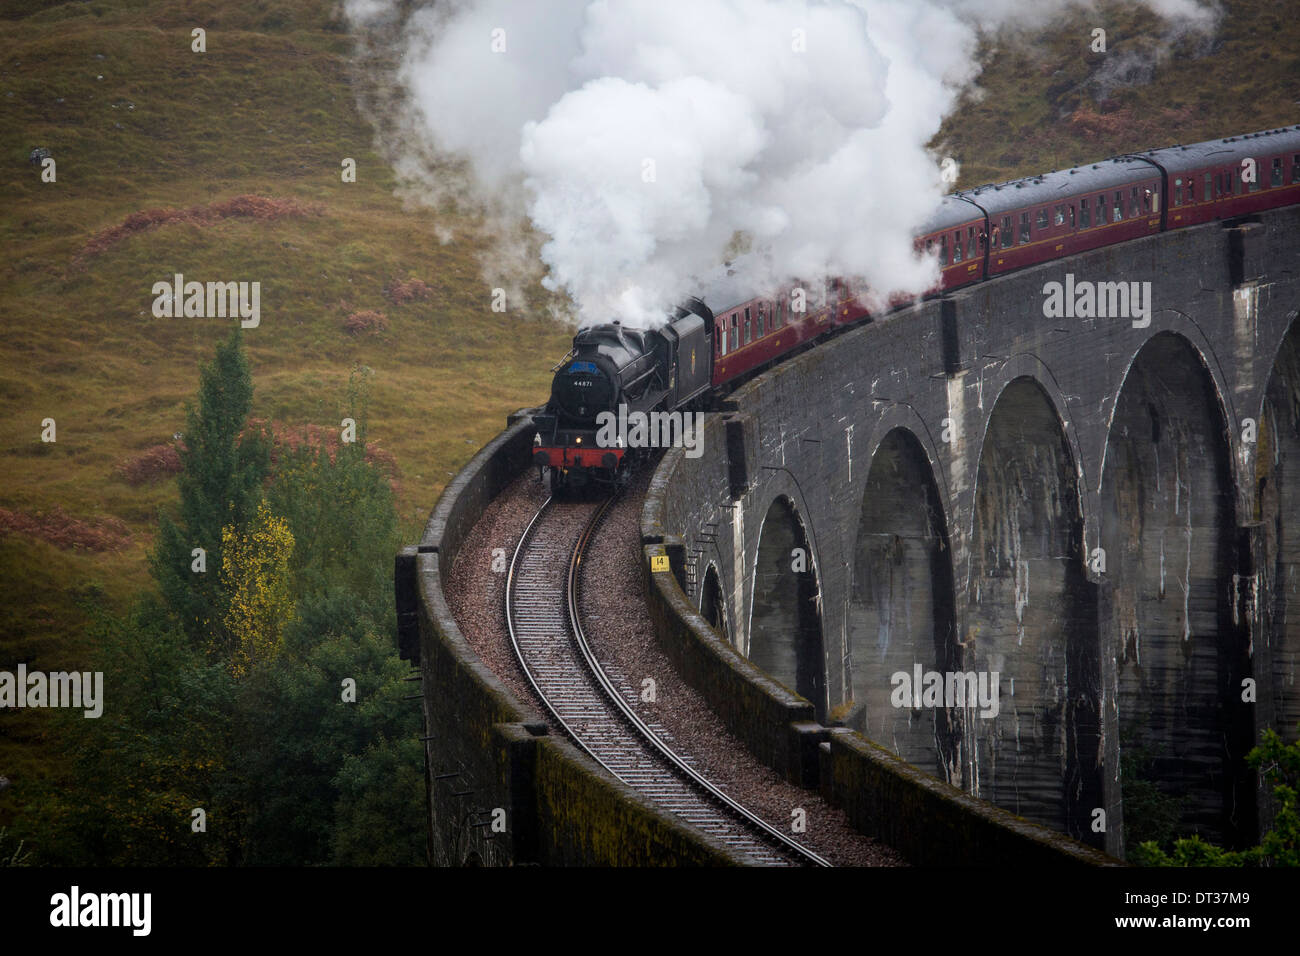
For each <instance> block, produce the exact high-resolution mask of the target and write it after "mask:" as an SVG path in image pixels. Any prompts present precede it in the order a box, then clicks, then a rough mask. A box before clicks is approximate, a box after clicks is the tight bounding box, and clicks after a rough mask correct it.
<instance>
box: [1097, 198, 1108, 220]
mask: <svg viewBox="0 0 1300 956" xmlns="http://www.w3.org/2000/svg"><path fill="white" fill-rule="evenodd" d="M1105 222H1106V197H1105V196H1098V197H1097V225H1099V226H1100V225H1103V224H1104V223H1105Z"/></svg>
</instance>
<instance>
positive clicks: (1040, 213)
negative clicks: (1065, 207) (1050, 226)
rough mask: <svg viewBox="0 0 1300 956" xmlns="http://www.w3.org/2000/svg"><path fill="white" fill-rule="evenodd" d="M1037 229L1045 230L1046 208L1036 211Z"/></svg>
mask: <svg viewBox="0 0 1300 956" xmlns="http://www.w3.org/2000/svg"><path fill="white" fill-rule="evenodd" d="M1038 228H1039V229H1046V228H1047V207H1046V206H1044V207H1043V208H1042V209H1040V210H1038Z"/></svg>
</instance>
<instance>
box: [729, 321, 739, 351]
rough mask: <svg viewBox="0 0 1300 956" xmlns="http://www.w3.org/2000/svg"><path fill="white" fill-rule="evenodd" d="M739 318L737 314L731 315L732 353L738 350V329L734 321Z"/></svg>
mask: <svg viewBox="0 0 1300 956" xmlns="http://www.w3.org/2000/svg"><path fill="white" fill-rule="evenodd" d="M739 318H740V316H739V314H738V313H736V312H733V313H731V350H732V351H733V352H734V351H736V349H738V348H740V327H739V326H738V325H737V324H736V320H737V319H739Z"/></svg>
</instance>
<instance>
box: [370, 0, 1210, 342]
mask: <svg viewBox="0 0 1300 956" xmlns="http://www.w3.org/2000/svg"><path fill="white" fill-rule="evenodd" d="M1147 5H1148V6H1149V7H1150V8H1151V9H1153V10H1154V11H1155V12H1156V13H1159V14H1161V15H1162V16H1166V17H1170V18H1174V19H1176V20H1177V21H1179V22H1181V23H1186V24H1190V25H1191V26H1192V27H1193V28H1202V29H1203V28H1206V27H1209V26H1212V25H1213V22H1214V12H1213V9H1212V8H1211V7H1209V6H1207V5H1205V4H1203V3H1200V2H1198V0H1147ZM1083 6H1084V5H1082V4H1080V3H1077V2H1069V0H1038V2H1035V3H1033V4H1025V3H1023V2H1020V0H1017V2H1011V0H823V2H803V0H690V2H670V0H547V2H544V3H543V2H528V0H481V2H466V0H462V2H444V3H439V4H437V5H435V6H433V7H430V8H427V9H422V10H419V11H417V12H415V13H414V14H411V15H410V16H409V17H407V18H406V19H403V18H402V14H401V13H400V11H401V10H403V9H405V6H404V5H398V4H392V3H387V2H384V0H349V2H348V3H347V5H346V8H347V12H348V15H349V17H350V18H351V19H352V21H353V24H354V26H355V27H356V28H357V30H358V33H359V35H360V36H361V37H362V39H363V40H367V38H368V42H370V43H371V44H380V45H384V44H386V45H388V46H389V47H391V48H395V49H396V50H397V51H399V52H400V54H401V64H400V66H398V67H397V68H396V69H395V71H394V72H395V75H396V79H397V86H398V92H397V99H398V100H399V101H400V107H399V108H397V109H396V110H395V111H393V112H392V113H391V114H390V115H389V117H388V123H387V128H385V129H382V130H381V135H382V136H383V137H384V138H385V140H386V145H387V147H388V150H389V154H390V157H391V158H392V159H393V160H394V162H395V163H396V165H397V168H398V170H399V173H401V174H403V175H404V176H405V177H406V178H407V179H408V180H409V181H410V182H411V183H412V186H411V189H412V190H413V192H414V194H416V195H417V196H418V197H419V198H422V199H424V200H425V201H428V202H431V203H435V204H436V203H437V202H440V201H445V200H447V199H453V200H455V201H457V202H459V203H461V204H465V203H467V202H468V203H472V205H473V206H474V207H475V208H477V209H478V210H479V211H481V212H483V213H485V214H486V217H487V220H488V221H489V222H491V223H492V224H493V225H494V227H496V228H495V232H496V234H497V236H498V237H501V236H511V237H513V240H512V241H507V242H498V243H497V244H496V245H495V246H494V250H495V254H496V258H495V260H494V266H496V267H499V268H501V269H509V268H510V262H511V260H512V259H516V260H517V259H518V258H519V257H520V256H523V255H526V254H527V252H526V249H525V246H524V245H521V243H520V241H519V236H520V230H519V229H518V228H513V227H512V226H511V225H510V223H511V221H512V220H514V221H515V222H517V221H518V219H519V217H520V216H521V215H526V216H527V218H528V219H529V220H530V221H531V222H532V224H533V226H535V227H536V229H537V230H539V231H540V232H541V233H542V234H543V237H544V245H543V246H542V248H541V250H540V256H541V259H542V262H543V263H544V264H545V267H546V270H547V278H546V280H545V281H546V284H547V286H548V287H549V288H552V289H556V290H563V291H565V292H567V293H568V294H569V295H570V296H571V298H572V299H573V301H574V303H575V304H576V307H577V310H578V316H579V319H580V320H581V321H582V322H583V323H590V322H603V321H608V320H609V319H611V318H616V317H617V318H620V319H622V320H623V321H624V322H628V323H637V324H653V323H655V322H658V321H661V320H662V317H663V315H664V311H665V309H666V307H668V306H670V305H672V304H673V303H674V302H676V301H679V300H680V299H681V297H682V296H684V295H687V294H691V293H693V292H696V291H698V290H699V288H700V286H701V283H703V282H707V277H708V276H710V275H712V274H715V273H716V271H717V270H718V269H719V267H720V266H721V265H722V264H723V262H724V260H730V261H731V267H732V270H733V272H734V273H736V278H737V279H738V280H740V281H742V282H745V283H747V284H749V286H750V287H752V288H753V290H754V291H755V292H756V293H757V292H761V291H765V290H769V289H771V288H772V287H774V286H775V285H776V284H777V283H780V282H784V281H788V280H789V279H791V278H793V277H795V276H798V277H802V278H803V279H804V280H806V281H814V280H817V279H820V278H822V277H826V276H840V277H847V278H851V279H853V280H856V281H859V282H863V283H865V284H867V285H868V286H870V287H871V288H872V289H873V290H875V291H876V292H877V293H878V294H879V295H882V296H883V295H885V294H887V293H889V292H892V291H906V292H910V293H916V292H920V291H922V290H924V289H925V288H927V287H929V286H930V285H931V284H932V283H933V282H934V281H935V278H936V276H937V271H936V266H935V264H934V263H933V261H930V260H919V259H917V258H915V257H914V256H913V253H912V241H911V237H912V235H913V234H914V231H915V230H916V229H917V227H918V226H919V225H920V224H921V223H922V222H923V221H924V220H925V219H926V218H927V217H928V216H929V215H930V214H931V213H932V212H933V211H934V208H935V206H936V205H937V203H938V201H939V199H940V197H941V196H942V194H943V193H944V192H945V191H946V190H945V186H944V184H943V183H942V182H941V179H940V170H939V159H940V157H936V156H934V155H933V154H932V153H931V152H930V151H929V150H928V149H927V147H926V144H927V143H928V142H929V141H930V140H931V139H932V138H933V137H934V135H935V134H936V133H937V131H938V129H939V125H940V123H941V122H942V120H943V118H944V117H945V116H946V115H947V114H948V113H949V112H950V111H951V110H952V109H953V107H954V105H955V104H956V102H957V98H958V96H959V95H960V94H961V91H962V90H963V89H964V88H965V87H966V86H968V85H969V84H970V83H971V82H972V81H973V80H974V78H975V76H976V75H977V73H978V65H977V63H976V61H975V56H974V52H975V47H976V41H977V39H978V31H980V30H993V29H998V28H1000V27H1003V26H1011V27H1013V28H1026V27H1032V26H1035V25H1041V24H1042V23H1045V22H1047V20H1049V19H1050V18H1051V17H1053V16H1055V15H1058V14H1060V13H1061V12H1062V11H1064V10H1067V9H1079V8H1082V7H1083ZM1083 42H1085V38H1081V44H1082V43H1083ZM447 157H456V158H458V159H460V160H464V161H467V162H468V166H467V167H465V166H460V167H452V166H448V165H447V163H446V162H445V160H446V158H447Z"/></svg>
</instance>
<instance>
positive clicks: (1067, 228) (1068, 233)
mask: <svg viewBox="0 0 1300 956" xmlns="http://www.w3.org/2000/svg"><path fill="white" fill-rule="evenodd" d="M1296 203H1300V124H1296V125H1294V126H1287V127H1282V128H1279V129H1270V130H1263V131H1260V132H1256V133H1246V134H1243V135H1240V136H1230V137H1227V138H1225V139H1216V140H1210V141H1208V142H1203V143H1193V144H1191V145H1186V146H1184V145H1176V146H1167V147H1164V148H1162V149H1152V150H1147V151H1146V152H1135V153H1125V154H1123V155H1121V156H1115V157H1112V158H1110V159H1106V160H1102V161H1100V162H1096V163H1091V164H1087V165H1083V166H1076V167H1073V168H1071V169H1062V170H1057V171H1055V172H1049V173H1043V174H1041V175H1038V176H1030V177H1026V178H1022V179H1014V180H1010V181H1008V182H1003V183H997V184H986V185H983V186H977V187H975V188H973V189H967V190H960V191H957V192H954V193H952V194H950V195H947V196H945V197H943V199H942V200H941V201H940V203H939V206H938V208H937V209H936V210H935V211H934V213H933V214H932V215H931V216H930V218H929V219H928V220H927V221H926V222H925V223H924V224H923V225H922V226H921V228H920V230H919V231H918V232H917V234H916V236H915V238H914V243H913V246H914V250H915V251H916V252H917V254H919V255H930V256H934V257H936V258H937V260H938V264H939V274H940V278H939V281H938V282H937V283H936V285H935V286H934V288H932V289H930V290H928V291H927V292H926V293H925V295H924V296H923V297H932V296H937V295H943V294H945V293H947V292H950V291H952V290H955V289H959V288H962V287H964V286H969V285H972V284H974V283H977V282H983V281H987V280H988V279H991V278H993V277H995V276H1000V275H1004V274H1006V273H1008V272H1014V271H1017V270H1020V269H1025V268H1028V267H1030V266H1036V265H1041V264H1042V263H1045V262H1050V261H1052V260H1054V259H1061V258H1064V257H1066V256H1073V255H1076V254H1077V253H1080V252H1086V251H1089V250H1091V249H1097V248H1100V247H1102V246H1109V245H1114V244H1116V243H1121V242H1128V241H1130V240H1133V239H1138V238H1141V237H1143V236H1149V235H1152V234H1153V233H1158V232H1167V231H1169V230H1173V229H1183V228H1187V227H1190V226H1195V225H1200V224H1202V223H1206V222H1212V221H1216V220H1221V221H1233V220H1237V221H1241V220H1243V219H1245V218H1246V217H1249V216H1251V215H1252V214H1255V213H1258V212H1262V211H1264V210H1267V209H1275V208H1279V207H1282V206H1289V205H1294V204H1296ZM864 298H865V296H864V295H862V293H861V291H860V290H858V291H855V290H854V289H853V288H852V287H851V286H850V284H849V283H847V282H845V281H843V280H839V279H833V278H831V279H827V280H825V281H819V282H818V283H816V288H812V289H810V288H807V287H806V286H805V285H804V284H803V283H799V282H791V283H789V284H788V285H786V286H785V287H783V288H779V289H776V290H774V291H772V292H770V293H768V294H765V295H760V296H755V295H754V294H753V292H752V290H745V289H742V288H739V287H738V286H736V285H734V284H732V283H728V282H727V281H726V280H723V281H721V282H718V283H715V284H713V285H711V287H710V289H709V291H708V293H707V294H701V295H700V296H699V297H692V298H689V299H687V300H686V301H684V302H683V303H682V304H681V305H679V306H677V307H676V308H675V309H674V310H673V311H672V313H671V314H670V316H668V319H669V321H668V322H667V323H666V324H664V325H663V326H661V327H659V328H657V329H633V328H630V327H625V326H623V325H622V324H621V323H620V322H618V321H613V322H609V323H606V324H601V325H594V326H589V327H586V328H583V329H581V330H580V331H579V332H578V333H577V335H575V336H574V339H573V347H572V349H571V350H570V352H569V354H568V355H566V356H565V357H564V358H563V359H562V360H561V361H560V362H559V363H558V364H557V365H556V366H555V367H554V368H553V369H552V371H553V372H554V378H553V380H552V384H551V394H550V398H549V401H548V402H547V405H546V407H545V408H544V409H543V411H542V412H541V413H540V414H538V415H536V416H534V425H535V427H536V432H535V434H534V438H533V463H534V464H535V465H536V466H538V468H539V469H540V471H539V474H541V473H545V472H547V471H549V475H550V482H551V488H552V491H553V492H555V493H557V494H558V493H561V492H564V491H566V490H568V489H574V488H577V487H580V486H590V485H608V484H616V483H618V482H620V481H623V480H625V479H626V477H627V475H628V474H629V473H630V472H631V470H632V469H633V468H634V467H635V464H636V463H637V462H638V461H640V460H642V459H643V458H644V457H646V456H647V455H648V454H649V453H650V449H648V448H646V447H644V444H643V443H635V442H629V441H625V440H624V439H623V437H622V435H621V434H620V435H619V437H617V438H615V439H614V440H610V435H611V432H610V431H609V430H607V429H605V430H603V429H602V424H605V423H608V421H609V420H610V419H609V416H611V415H617V414H620V413H623V414H634V413H639V414H642V415H650V414H655V413H658V414H661V415H663V414H667V415H671V414H675V413H691V412H694V411H697V410H703V409H707V408H709V407H712V406H713V403H714V402H716V401H717V400H718V399H719V398H720V397H721V396H723V395H725V394H726V393H727V392H728V391H730V390H731V389H733V388H734V387H735V386H736V385H737V384H738V383H739V382H741V381H744V380H746V379H747V378H749V377H752V376H753V375H754V374H756V373H758V372H760V371H762V370H763V369H766V368H768V367H770V366H771V365H773V364H774V363H776V362H778V361H781V360H782V359H784V358H787V357H789V356H790V355H791V354H792V353H794V352H796V351H801V350H803V349H805V348H808V347H810V346H811V345H812V344H815V343H817V342H819V341H821V340H822V339H824V338H825V337H826V336H828V335H830V334H832V333H834V332H835V331H837V330H838V329H842V328H844V327H846V326H852V325H857V324H859V323H862V322H869V321H871V320H872V318H873V315H872V313H871V310H869V309H868V308H867V306H866V305H865V304H864V303H863V299H864ZM911 301H912V300H911V299H908V300H906V301H897V300H891V302H890V303H889V307H890V308H900V307H903V306H904V305H906V304H910V302H911ZM602 439H603V440H602Z"/></svg>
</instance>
